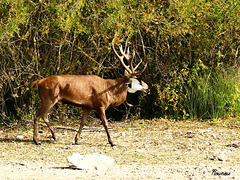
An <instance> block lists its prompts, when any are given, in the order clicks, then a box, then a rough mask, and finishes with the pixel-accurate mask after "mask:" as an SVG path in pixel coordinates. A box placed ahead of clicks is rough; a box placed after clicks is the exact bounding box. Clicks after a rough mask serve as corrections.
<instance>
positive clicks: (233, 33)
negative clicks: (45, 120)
mask: <svg viewBox="0 0 240 180" xmlns="http://www.w3.org/2000/svg"><path fill="white" fill-rule="evenodd" d="M239 13H240V6H239V0H231V1H229V0H211V1H208V0H103V1H98V0H96V1H93V0H78V1H77V0H51V1H49V0H18V1H15V0H1V1H0V124H1V125H7V126H12V125H14V124H16V123H17V124H19V123H23V124H24V123H25V122H26V121H28V120H31V119H32V115H33V114H34V113H35V112H36V110H37V109H38V108H39V101H38V96H37V92H36V90H34V89H30V84H31V82H32V81H34V80H36V79H40V78H43V77H47V76H49V75H52V74H95V75H98V76H101V77H103V78H118V77H121V76H122V74H123V69H122V67H121V65H120V63H119V62H118V60H117V59H116V57H115V56H114V53H113V52H112V50H111V43H112V39H113V37H114V35H115V34H117V38H116V44H118V45H120V44H121V43H124V42H125V41H128V42H129V46H130V47H131V49H135V50H136V55H137V56H136V57H137V60H139V59H141V58H142V59H143V61H144V62H148V67H147V69H146V70H145V72H144V73H143V74H142V76H141V78H142V79H143V80H144V81H145V82H147V83H148V84H149V86H150V89H151V94H150V95H148V96H145V97H141V98H140V104H139V105H138V106H137V107H135V108H134V109H131V111H130V110H129V108H128V107H126V106H124V105H123V106H122V107H119V108H117V109H110V110H109V111H108V114H109V116H108V117H111V118H113V119H117V118H118V117H119V115H118V113H115V112H119V113H122V114H124V113H125V109H127V112H129V111H130V112H131V114H132V116H137V117H138V118H155V117H163V118H173V119H214V118H222V117H223V118H226V117H238V115H239V113H240V98H239V96H240V91H239V65H240V56H239V48H240V16H239ZM59 109H60V110H58V111H54V112H53V114H52V118H53V119H59V117H61V118H64V117H67V118H69V119H76V118H79V116H78V115H79V114H80V112H81V110H80V109H77V108H73V107H71V106H63V107H59ZM116 114H117V115H116ZM121 117H122V116H121ZM76 120H77V119H76Z"/></svg>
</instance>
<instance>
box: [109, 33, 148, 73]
mask: <svg viewBox="0 0 240 180" xmlns="http://www.w3.org/2000/svg"><path fill="white" fill-rule="evenodd" d="M114 39H115V38H114ZM112 49H113V51H114V53H115V54H116V56H117V57H118V59H119V60H120V62H121V64H122V65H123V67H124V68H125V69H126V71H127V72H128V73H129V74H130V75H133V76H137V75H140V74H141V73H142V72H143V71H144V70H145V69H146V67H147V64H146V65H145V67H144V69H143V70H142V71H141V72H136V69H137V68H138V67H139V66H140V64H141V63H142V59H141V61H140V62H139V63H138V64H137V66H136V67H133V59H134V58H135V51H134V50H133V55H132V56H131V55H130V51H129V47H127V42H126V43H125V48H124V50H123V47H122V45H120V46H119V50H120V52H121V54H122V55H121V56H120V55H119V54H118V53H117V51H116V49H115V47H114V40H113V43H112ZM124 58H125V59H126V60H127V62H128V64H129V65H126V64H125V63H124Z"/></svg>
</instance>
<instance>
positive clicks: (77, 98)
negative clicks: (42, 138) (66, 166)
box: [31, 43, 148, 146]
mask: <svg viewBox="0 0 240 180" xmlns="http://www.w3.org/2000/svg"><path fill="white" fill-rule="evenodd" d="M112 49H113V51H114V53H115V54H116V56H117V57H118V59H119V60H120V62H121V64H122V65H123V66H124V68H125V70H126V71H127V75H125V76H124V77H122V78H118V79H103V78H101V77H98V76H95V75H52V76H49V77H47V78H43V79H40V80H37V81H34V82H33V83H32V84H31V86H32V87H33V86H34V85H37V87H38V94H39V98H40V100H41V108H40V109H39V110H38V111H37V113H36V115H35V117H34V134H33V141H34V142H35V144H36V145H40V143H39V142H38V138H37V136H38V121H39V119H40V118H43V120H44V122H45V123H46V124H47V126H48V128H49V129H50V131H51V133H52V138H53V139H54V140H55V139H56V136H55V130H54V128H53V127H52V126H51V125H50V123H49V120H48V117H47V114H48V113H49V111H50V110H51V109H52V108H53V107H54V106H55V105H56V104H63V103H67V104H73V105H76V106H80V107H82V108H83V114H82V118H81V124H80V128H79V130H78V132H77V134H76V136H75V144H78V140H79V137H80V134H81V131H82V128H83V126H84V125H85V124H86V121H87V117H88V114H89V113H90V112H91V111H92V110H95V111H96V112H97V113H98V115H99V116H100V119H101V120H102V124H103V126H104V128H105V130H106V133H107V137H108V142H109V143H110V144H111V146H114V144H113V142H112V140H111V137H110V134H109V130H108V123H107V118H106V115H105V110H106V109H107V108H108V107H113V106H119V105H120V104H122V103H123V102H124V101H125V100H126V97H127V92H128V89H130V87H128V85H129V84H131V82H134V81H136V80H135V79H134V78H135V77H136V76H138V75H140V74H141V73H142V72H143V71H144V70H145V68H146V66H145V67H144V69H143V70H142V71H141V72H136V69H137V67H138V66H139V65H140V64H141V63H142V61H140V62H139V63H138V64H137V66H136V67H133V59H134V55H135V52H134V54H133V56H132V57H131V56H130V54H129V48H127V43H126V45H125V49H124V50H123V48H122V46H120V47H119V50H120V52H121V56H120V55H119V54H118V53H117V51H116V50H115V48H114V43H113V45H112ZM124 58H125V59H126V60H127V62H128V64H129V65H126V64H125V63H124ZM133 80H134V81H133ZM137 82H138V84H137V87H138V89H137V90H142V91H147V90H148V86H147V84H146V83H144V82H143V81H141V83H140V82H139V81H137Z"/></svg>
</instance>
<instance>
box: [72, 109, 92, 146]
mask: <svg viewBox="0 0 240 180" xmlns="http://www.w3.org/2000/svg"><path fill="white" fill-rule="evenodd" d="M90 112H91V109H87V108H84V109H83V114H82V119H81V124H80V127H79V130H78V132H77V134H76V136H75V144H76V145H78V144H79V143H78V140H79V138H80V134H81V132H82V128H83V126H85V125H86V122H87V117H88V114H89V113H90Z"/></svg>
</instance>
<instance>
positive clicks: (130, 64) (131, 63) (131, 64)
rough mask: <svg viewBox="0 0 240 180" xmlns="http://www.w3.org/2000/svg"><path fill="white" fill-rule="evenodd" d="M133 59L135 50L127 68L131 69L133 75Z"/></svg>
mask: <svg viewBox="0 0 240 180" xmlns="http://www.w3.org/2000/svg"><path fill="white" fill-rule="evenodd" d="M134 57H135V50H133V55H132V58H131V61H130V62H129V66H130V68H131V71H132V73H135V68H133V59H134Z"/></svg>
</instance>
